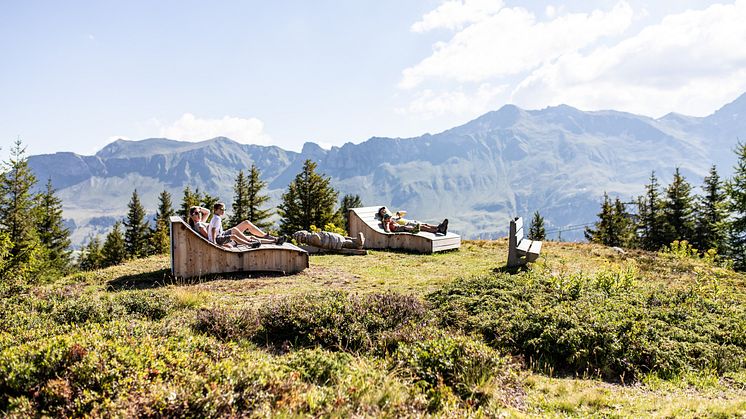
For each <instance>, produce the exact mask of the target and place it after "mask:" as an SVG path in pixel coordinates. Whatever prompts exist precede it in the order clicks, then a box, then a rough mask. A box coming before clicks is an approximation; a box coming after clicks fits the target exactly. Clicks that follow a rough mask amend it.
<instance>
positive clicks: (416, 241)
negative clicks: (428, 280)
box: [349, 205, 461, 253]
mask: <svg viewBox="0 0 746 419" xmlns="http://www.w3.org/2000/svg"><path fill="white" fill-rule="evenodd" d="M381 206H382V205H379V206H375V207H362V208H351V209H350V213H349V217H350V218H349V219H350V224H349V226H350V235H351V236H353V237H355V236H357V233H358V232H360V231H362V232H363V235H365V248H366V249H403V250H409V251H413V252H419V253H433V252H442V251H444V250H450V249H458V248H459V247H461V236H459V235H458V234H454V233H448V234H446V235H441V234H434V233H425V232H420V233H417V234H412V233H387V232H386V231H384V230H383V225H382V224H381V220H379V219H377V218H376V212H378V209H379V208H381Z"/></svg>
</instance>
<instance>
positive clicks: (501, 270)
mask: <svg viewBox="0 0 746 419" xmlns="http://www.w3.org/2000/svg"><path fill="white" fill-rule="evenodd" d="M528 271H529V269H528V265H518V266H507V265H505V266H500V267H498V268H495V269H493V270H492V272H493V273H496V274H510V275H515V274H517V273H521V272H528Z"/></svg>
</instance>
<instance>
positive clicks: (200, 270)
mask: <svg viewBox="0 0 746 419" xmlns="http://www.w3.org/2000/svg"><path fill="white" fill-rule="evenodd" d="M170 220H171V274H172V275H173V276H174V277H177V278H190V277H193V276H202V275H209V274H218V273H232V272H279V273H282V274H293V273H297V272H300V271H302V270H304V269H306V268H307V267H308V253H307V252H306V251H305V250H303V249H301V248H299V247H297V246H295V245H293V244H290V243H285V244H283V245H282V246H278V245H275V244H262V245H261V246H260V247H258V248H256V249H251V248H249V247H247V246H239V247H233V248H227V247H222V246H218V245H216V244H215V243H212V242H210V241H208V240H207V239H205V238H204V237H202V236H201V235H199V234H198V233H197V232H195V231H194V230H192V229H191V228H190V227H189V225H187V223H185V222H184V220H182V219H181V217H176V216H174V217H171V219H170Z"/></svg>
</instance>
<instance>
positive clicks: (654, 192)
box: [637, 171, 669, 250]
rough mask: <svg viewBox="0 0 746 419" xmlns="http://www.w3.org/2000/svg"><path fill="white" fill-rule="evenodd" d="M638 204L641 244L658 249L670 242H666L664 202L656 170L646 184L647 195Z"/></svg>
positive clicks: (650, 248)
mask: <svg viewBox="0 0 746 419" xmlns="http://www.w3.org/2000/svg"><path fill="white" fill-rule="evenodd" d="M638 205H639V208H638V214H639V217H638V218H639V220H638V223H639V224H638V226H637V229H638V234H639V241H640V246H641V247H642V248H643V249H645V250H658V249H660V248H661V247H662V246H663V245H664V244H669V243H666V237H665V216H664V214H663V202H662V200H661V198H660V184H659V183H658V178H657V177H656V176H655V171H653V172H652V173H651V174H650V183H649V184H647V185H645V195H644V196H643V197H642V199H640V200H638Z"/></svg>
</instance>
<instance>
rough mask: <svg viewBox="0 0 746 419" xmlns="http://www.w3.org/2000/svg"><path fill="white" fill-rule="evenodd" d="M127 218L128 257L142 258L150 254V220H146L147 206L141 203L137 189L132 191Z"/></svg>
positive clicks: (125, 239)
mask: <svg viewBox="0 0 746 419" xmlns="http://www.w3.org/2000/svg"><path fill="white" fill-rule="evenodd" d="M127 208H128V212H127V218H126V219H125V221H124V243H125V249H126V250H127V257H129V258H133V259H135V258H141V257H145V256H147V255H148V237H147V232H148V228H149V227H148V222H147V221H146V220H145V208H143V206H142V204H141V203H140V197H139V196H138V195H137V189H135V190H134V191H133V192H132V198H130V202H129V204H127Z"/></svg>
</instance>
